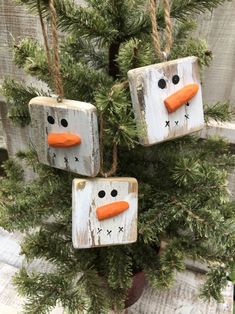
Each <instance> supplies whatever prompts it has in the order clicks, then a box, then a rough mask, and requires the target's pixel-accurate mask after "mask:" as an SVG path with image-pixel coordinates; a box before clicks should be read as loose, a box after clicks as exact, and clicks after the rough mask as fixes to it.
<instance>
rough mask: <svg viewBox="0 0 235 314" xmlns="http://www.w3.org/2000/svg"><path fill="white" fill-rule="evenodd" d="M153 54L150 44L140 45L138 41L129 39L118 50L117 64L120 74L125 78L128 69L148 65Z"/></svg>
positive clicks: (140, 42)
mask: <svg viewBox="0 0 235 314" xmlns="http://www.w3.org/2000/svg"><path fill="white" fill-rule="evenodd" d="M153 56H154V52H153V49H152V47H151V44H150V43H147V44H146V43H142V41H141V40H140V39H130V40H129V41H127V42H125V43H124V44H123V45H122V46H121V47H120V50H119V56H118V59H117V61H118V64H119V67H120V72H121V73H122V74H123V75H124V76H126V75H127V72H128V71H129V70H130V69H134V68H138V67H141V66H145V65H149V64H151V63H152V62H153Z"/></svg>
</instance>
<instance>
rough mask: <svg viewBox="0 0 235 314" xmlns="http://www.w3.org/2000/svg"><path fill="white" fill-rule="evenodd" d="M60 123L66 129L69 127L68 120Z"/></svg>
mask: <svg viewBox="0 0 235 314" xmlns="http://www.w3.org/2000/svg"><path fill="white" fill-rule="evenodd" d="M60 122H61V125H62V126H63V127H64V128H66V127H67V126H68V121H67V120H65V119H62V120H61V121H60Z"/></svg>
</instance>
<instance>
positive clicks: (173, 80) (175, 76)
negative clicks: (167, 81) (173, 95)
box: [172, 75, 180, 85]
mask: <svg viewBox="0 0 235 314" xmlns="http://www.w3.org/2000/svg"><path fill="white" fill-rule="evenodd" d="M179 81H180V78H179V75H174V76H173V77H172V83H173V84H175V85H177V84H178V83H179Z"/></svg>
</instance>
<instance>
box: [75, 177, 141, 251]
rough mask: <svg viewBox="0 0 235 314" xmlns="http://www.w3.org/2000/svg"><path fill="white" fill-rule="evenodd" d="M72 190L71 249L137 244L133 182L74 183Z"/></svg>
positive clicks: (136, 186) (129, 180) (119, 180)
mask: <svg viewBox="0 0 235 314" xmlns="http://www.w3.org/2000/svg"><path fill="white" fill-rule="evenodd" d="M72 190H73V192H72V195H73V197H72V198H73V217H72V239H73V246H74V248H77V249H84V248H93V247H101V246H110V245H121V244H128V243H133V242H136V240H137V207H138V183H137V180H136V179H134V178H94V179H74V181H73V189H72Z"/></svg>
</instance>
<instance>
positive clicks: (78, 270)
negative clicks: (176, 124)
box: [0, 0, 235, 314]
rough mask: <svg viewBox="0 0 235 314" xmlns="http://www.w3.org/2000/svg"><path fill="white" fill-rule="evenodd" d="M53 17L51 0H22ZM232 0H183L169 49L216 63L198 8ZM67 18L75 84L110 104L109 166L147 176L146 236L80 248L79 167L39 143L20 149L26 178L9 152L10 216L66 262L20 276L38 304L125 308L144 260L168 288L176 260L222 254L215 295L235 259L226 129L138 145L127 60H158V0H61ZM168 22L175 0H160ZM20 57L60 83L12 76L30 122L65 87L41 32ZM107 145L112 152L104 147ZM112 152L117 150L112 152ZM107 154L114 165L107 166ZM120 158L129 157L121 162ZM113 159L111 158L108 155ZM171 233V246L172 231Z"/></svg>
mask: <svg viewBox="0 0 235 314" xmlns="http://www.w3.org/2000/svg"><path fill="white" fill-rule="evenodd" d="M18 2H19V3H20V4H25V5H27V7H28V8H29V9H30V10H32V11H33V12H35V13H36V14H38V10H39V9H40V10H41V12H42V15H43V17H47V16H49V8H48V1H45V0H44V1H40V0H38V1H34V0H18ZM221 3H223V0H208V1H204V0H202V1H201V0H185V1H181V0H173V1H172V3H171V16H172V18H174V34H173V35H174V46H173V47H172V49H171V51H170V54H169V55H168V60H174V59H177V58H181V57H182V58H183V57H187V56H189V55H194V56H196V57H198V59H199V63H200V65H201V66H202V67H203V66H205V65H208V64H209V62H210V60H211V53H210V52H209V51H208V48H207V46H206V44H205V43H204V41H202V40H200V39H197V38H191V37H190V35H189V33H190V31H192V30H193V28H194V26H195V23H194V22H193V21H192V20H191V18H192V17H193V15H194V14H196V13H200V12H203V11H205V10H207V9H212V8H214V7H216V6H217V5H219V4H221ZM55 8H56V11H57V15H58V27H59V28H60V29H61V30H63V31H66V35H65V37H64V39H63V40H62V42H61V45H60V62H61V73H62V77H63V82H64V95H65V97H67V98H68V99H75V100H79V101H83V102H89V103H92V104H93V105H95V106H96V108H97V110H98V115H99V120H100V123H99V127H100V134H101V136H100V139H101V141H100V144H101V157H102V158H101V171H100V174H101V175H102V176H106V175H107V176H111V175H113V174H114V173H115V172H116V175H117V176H119V177H135V178H136V179H137V180H138V183H139V208H138V215H139V217H138V241H137V242H136V243H133V244H128V245H123V246H113V247H103V248H90V249H87V250H77V249H74V248H73V245H72V210H71V206H72V195H71V194H72V193H71V191H72V180H73V179H78V178H79V177H78V175H76V174H73V173H69V172H66V171H62V170H58V169H54V168H52V167H49V166H46V165H43V164H41V163H40V162H39V161H38V159H37V154H36V153H35V151H32V150H31V151H29V152H19V153H18V158H23V159H25V160H26V161H27V162H28V163H29V164H30V165H32V166H33V167H34V170H35V172H37V173H38V177H37V178H36V179H35V180H34V181H33V182H30V183H28V184H27V183H24V182H23V175H22V169H21V168H20V167H19V166H18V164H17V161H16V160H10V161H8V162H7V163H6V164H5V170H6V172H7V177H6V178H3V179H1V181H0V184H1V203H0V225H1V226H3V227H4V228H6V229H7V230H10V231H13V230H20V231H25V232H26V236H25V240H24V242H23V244H22V254H25V256H26V258H27V260H28V261H31V260H33V259H34V258H44V259H46V260H48V261H49V262H51V263H52V264H53V265H54V268H53V271H51V272H49V273H44V272H40V271H38V272H31V271H29V270H27V269H25V268H24V269H22V270H21V271H20V273H19V274H18V275H17V276H16V278H15V283H16V284H17V285H18V287H19V291H20V292H21V293H22V294H23V295H25V296H26V297H27V299H28V301H27V304H26V312H28V313H46V312H47V311H48V310H50V309H51V308H53V307H54V306H55V305H56V303H57V302H60V303H61V304H62V306H63V307H64V308H65V309H67V310H68V311H69V312H70V313H83V311H85V310H87V311H88V312H90V313H96V314H97V313H103V312H107V311H108V309H111V308H113V309H115V310H119V309H121V308H123V306H124V302H125V299H126V294H127V291H128V288H130V287H131V285H132V278H133V275H134V274H136V273H138V272H139V271H144V272H145V274H146V277H147V279H148V280H149V281H150V283H151V284H152V285H153V286H154V287H156V288H161V289H162V288H167V287H169V286H170V285H171V284H172V282H173V280H174V276H175V271H181V270H183V269H184V268H185V264H184V259H185V258H186V257H190V258H193V259H199V260H202V261H204V262H207V263H208V264H209V265H210V268H211V270H210V272H209V274H208V282H207V283H206V285H204V287H203V289H202V295H203V296H205V297H214V298H215V299H216V300H220V299H221V295H220V291H221V288H223V286H224V285H225V284H226V281H227V273H228V271H229V270H230V268H232V267H233V265H234V256H235V255H234V253H235V241H234V236H235V233H234V213H235V207H234V204H233V203H232V202H231V201H230V199H229V193H228V191H227V181H226V171H225V170H226V169H227V168H229V167H231V166H233V165H234V158H233V156H232V155H231V154H230V153H229V150H228V145H227V144H226V143H225V142H224V141H222V140H221V139H217V138H214V139H209V140H206V141H202V140H200V139H199V138H197V137H183V138H181V139H178V140H174V141H170V142H167V143H164V144H159V145H155V146H153V147H151V148H143V147H140V146H139V145H138V141H137V128H136V121H135V118H134V114H133V112H132V105H131V96H130V92H129V88H128V84H127V83H126V82H127V72H128V71H129V70H131V69H134V68H138V67H142V66H147V65H150V64H154V63H158V62H160V61H161V60H159V59H158V58H157V57H156V56H155V54H154V51H153V48H152V45H151V23H150V18H149V11H148V1H145V0H138V1H132V0H116V1H112V0H110V1H109V0H108V1H103V0H89V1H87V7H80V6H77V5H76V4H75V3H74V2H73V1H70V0H56V1H55ZM157 18H158V24H159V29H160V30H162V29H163V28H164V23H165V22H164V19H163V10H162V6H161V5H160V6H159V8H158V12H157ZM14 53H15V62H16V64H17V65H18V66H19V67H21V68H23V69H24V70H25V71H26V72H27V73H29V74H31V75H34V76H35V77H37V78H38V79H40V80H42V81H44V82H46V83H47V84H48V87H49V89H50V92H44V91H39V90H38V89H37V88H35V87H32V86H30V87H28V86H24V85H23V84H19V83H16V82H14V81H12V80H9V79H7V80H6V81H5V82H4V84H3V87H2V90H3V92H4V94H5V95H6V96H7V98H8V100H9V110H10V115H11V118H12V120H13V121H15V122H16V123H18V124H20V125H21V126H22V127H23V126H25V125H28V124H29V122H30V115H29V111H28V102H29V101H30V99H31V98H33V97H35V96H38V95H39V94H40V95H42V96H48V94H51V93H52V92H53V79H52V75H51V73H50V71H49V69H48V64H47V58H46V53H45V52H44V49H43V47H42V46H40V45H39V44H38V43H37V42H35V41H34V40H32V39H29V38H26V39H23V40H22V41H21V42H20V43H19V44H17V45H15V46H14ZM205 113H206V118H208V116H209V115H210V116H212V117H213V118H215V119H218V120H221V121H223V120H226V119H228V118H230V112H229V109H228V105H227V104H217V105H215V106H213V107H211V108H208V109H206V110H205ZM103 155H105V157H104V156H103ZM112 159H113V161H112V162H110V160H112ZM104 164H107V165H110V168H111V170H110V171H105V170H104V168H106V167H104ZM117 166H118V167H117ZM107 168H108V167H107ZM162 240H164V241H166V242H167V243H168V244H167V246H166V248H165V249H164V251H161V252H160V254H159V247H160V244H161V241H162Z"/></svg>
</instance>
